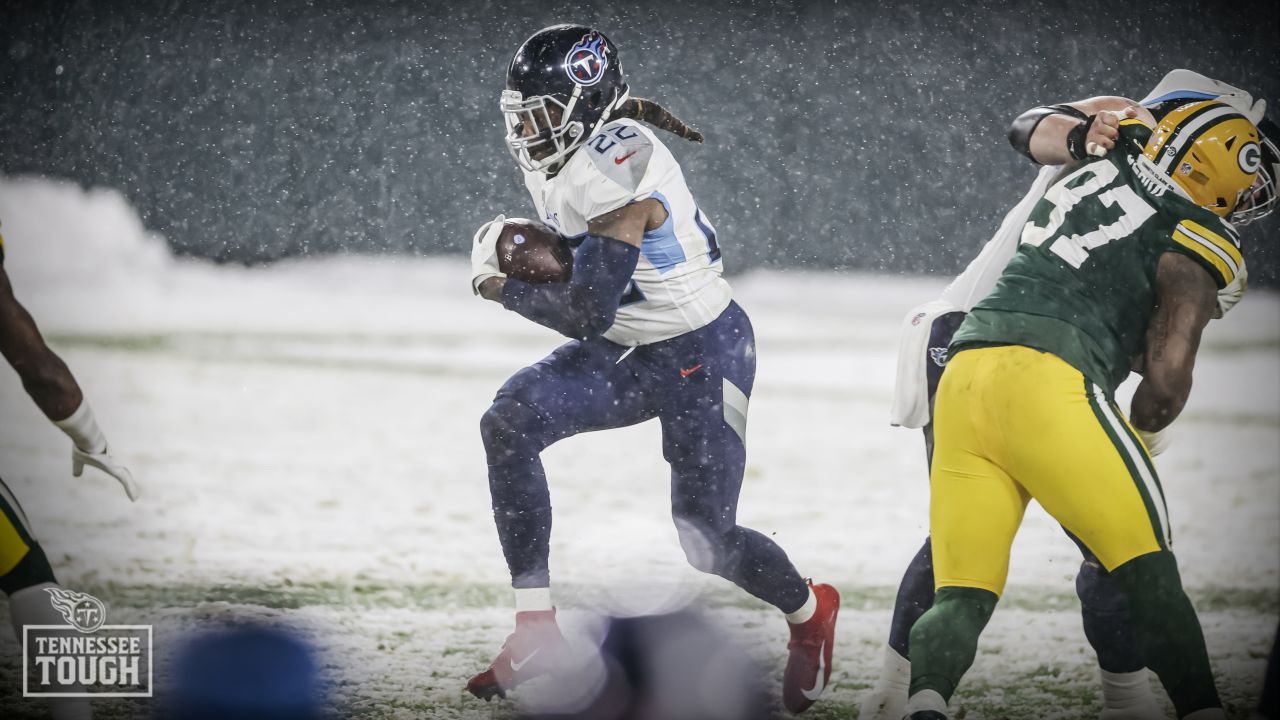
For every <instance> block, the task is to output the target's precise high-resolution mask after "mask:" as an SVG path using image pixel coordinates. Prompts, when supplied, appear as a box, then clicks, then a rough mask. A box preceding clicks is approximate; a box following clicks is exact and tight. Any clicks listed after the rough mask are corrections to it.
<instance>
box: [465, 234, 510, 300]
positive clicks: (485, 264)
mask: <svg viewBox="0 0 1280 720" xmlns="http://www.w3.org/2000/svg"><path fill="white" fill-rule="evenodd" d="M506 221H507V216H506V215H499V216H498V217H496V218H494V219H492V220H490V221H489V222H487V223H485V224H484V225H481V226H480V229H479V230H477V231H476V235H475V237H474V238H472V242H471V292H473V293H475V294H476V295H479V294H480V283H482V282H484V281H485V280H488V279H489V278H491V277H506V276H507V274H506V273H504V272H502V270H500V269H498V236H499V235H501V234H502V224H503V223H504V222H506Z"/></svg>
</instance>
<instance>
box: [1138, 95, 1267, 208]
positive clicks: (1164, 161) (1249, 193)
mask: <svg viewBox="0 0 1280 720" xmlns="http://www.w3.org/2000/svg"><path fill="white" fill-rule="evenodd" d="M1261 142H1262V138H1261V136H1260V134H1259V132H1258V129H1257V128H1256V127H1254V125H1253V123H1252V122H1250V121H1249V120H1248V118H1246V117H1245V116H1244V115H1242V114H1240V112H1239V111H1237V110H1235V109H1234V108H1232V107H1231V106H1229V105H1226V104H1225V103H1221V102H1216V101H1212V100H1210V101H1200V102H1191V103H1187V104H1185V105H1182V106H1180V107H1178V108H1176V109H1174V110H1172V111H1170V112H1169V113H1168V114H1166V115H1165V116H1164V118H1162V119H1161V120H1160V122H1159V123H1157V125H1156V127H1155V129H1154V130H1153V131H1152V133H1151V138H1150V140H1148V142H1147V145H1146V147H1145V148H1144V149H1143V155H1144V156H1145V157H1146V158H1147V159H1148V160H1150V161H1151V162H1152V163H1153V164H1154V165H1155V166H1156V168H1157V169H1158V170H1159V172H1160V173H1161V174H1163V175H1165V176H1167V177H1170V178H1172V179H1173V181H1174V183H1176V184H1177V185H1178V186H1179V187H1180V188H1182V190H1183V191H1184V192H1185V194H1186V196H1187V197H1188V198H1189V199H1190V200H1191V201H1192V202H1194V203H1196V204H1197V205H1199V206H1201V207H1203V208H1205V209H1206V210H1209V211H1210V212H1212V213H1214V214H1216V215H1218V216H1219V217H1222V218H1226V219H1235V218H1236V217H1240V216H1241V215H1240V214H1238V213H1236V210H1237V209H1238V208H1240V207H1241V206H1242V204H1246V205H1249V206H1250V207H1252V206H1255V205H1256V204H1257V203H1256V202H1255V199H1254V196H1253V193H1254V190H1253V188H1255V187H1258V185H1257V182H1256V181H1257V176H1258V171H1259V169H1260V167H1261V165H1262V162H1261V160H1262V148H1261V144H1260V143H1261ZM1262 187H1264V188H1265V187H1266V183H1265V181H1264V184H1263V186H1262ZM1271 187H1274V185H1272V186H1271Z"/></svg>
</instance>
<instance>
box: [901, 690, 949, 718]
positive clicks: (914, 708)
mask: <svg viewBox="0 0 1280 720" xmlns="http://www.w3.org/2000/svg"><path fill="white" fill-rule="evenodd" d="M925 710H932V711H934V712H937V713H942V714H943V715H946V714H947V701H946V700H943V699H942V696H941V695H939V694H938V691H937V690H921V691H920V692H918V693H916V694H915V695H912V696H911V698H910V699H909V700H907V714H908V715H910V714H911V713H918V712H923V711H925Z"/></svg>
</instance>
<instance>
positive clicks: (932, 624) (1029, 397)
mask: <svg viewBox="0 0 1280 720" xmlns="http://www.w3.org/2000/svg"><path fill="white" fill-rule="evenodd" d="M1111 121H1113V122H1115V124H1116V125H1117V126H1118V127H1117V128H1116V137H1115V140H1114V147H1113V148H1107V147H1106V146H1105V145H1097V144H1095V145H1094V146H1093V147H1090V148H1089V157H1088V159H1086V160H1077V161H1076V163H1075V164H1072V165H1069V166H1068V168H1067V170H1068V172H1067V173H1066V174H1065V177H1062V178H1061V179H1058V180H1056V181H1055V182H1054V183H1053V184H1052V185H1051V186H1050V188H1049V190H1048V191H1047V192H1046V193H1045V195H1044V197H1043V198H1042V199H1041V200H1040V201H1039V202H1038V203H1037V204H1036V205H1035V207H1034V208H1033V209H1032V211H1031V215H1030V218H1029V220H1028V222H1027V224H1026V225H1025V226H1024V228H1023V231H1022V239H1021V244H1020V246H1019V248H1018V252H1017V254H1016V255H1015V256H1014V258H1013V260H1011V261H1010V262H1009V265H1008V266H1007V267H1006V268H1005V270H1004V273H1003V274H1002V275H1001V276H1000V280H999V281H998V282H997V284H996V289H995V290H994V291H993V292H992V293H991V294H989V295H987V297H986V298H984V299H983V300H982V301H981V302H979V303H978V304H977V305H976V306H975V307H974V308H973V310H972V311H971V312H970V313H969V315H968V317H966V318H965V320H964V322H963V323H962V324H961V326H960V329H959V330H958V331H957V332H956V335H955V337H954V338H953V340H952V342H951V346H950V350H951V354H952V356H951V359H950V360H949V361H948V363H947V371H946V372H945V373H944V374H943V376H942V380H941V382H940V383H939V386H938V391H937V398H936V401H935V412H934V457H933V463H932V470H931V477H930V479H931V483H930V486H931V504H930V529H931V531H932V540H933V550H934V574H935V585H936V587H937V588H938V590H937V592H936V594H935V600H934V605H933V607H932V608H930V610H929V611H928V612H926V613H925V614H924V615H923V616H922V617H921V618H920V619H919V620H918V621H916V623H915V625H914V627H913V628H912V629H911V636H910V641H911V653H912V665H911V695H910V698H909V700H908V701H907V712H908V713H909V714H910V717H911V719H912V720H935V719H939V718H945V717H946V710H947V701H948V700H949V699H950V697H951V695H952V693H954V692H955V689H956V686H957V685H958V683H959V681H960V678H961V677H962V676H963V674H964V672H965V671H966V670H967V669H968V668H969V666H970V665H971V664H972V662H973V658H974V655H975V653H976V651H977V643H978V637H979V635H980V633H981V632H982V629H983V627H985V625H986V623H987V620H988V619H989V618H990V617H991V613H992V612H993V611H994V610H995V605H996V602H997V600H998V598H999V596H1000V593H1001V592H1002V591H1003V590H1004V583H1005V579H1006V577H1007V575H1008V562H1009V552H1010V549H1011V546H1012V543H1013V538H1014V535H1015V534H1016V532H1017V529H1018V526H1019V525H1020V524H1021V522H1022V515H1023V512H1024V511H1025V509H1026V505H1027V503H1028V502H1029V501H1030V500H1031V499H1032V498H1035V499H1036V500H1037V501H1038V502H1039V503H1040V504H1041V506H1042V507H1044V509H1045V510H1046V511H1047V512H1048V513H1049V514H1050V515H1052V516H1053V517H1054V519H1056V520H1057V521H1058V522H1060V523H1061V524H1062V525H1063V527H1064V528H1065V529H1066V530H1067V531H1068V532H1069V533H1071V535H1072V536H1073V537H1075V538H1077V539H1078V541H1079V542H1080V543H1082V544H1083V545H1084V546H1085V547H1086V548H1087V549H1088V550H1089V551H1090V552H1091V553H1092V554H1093V556H1094V557H1096V558H1098V560H1099V562H1100V563H1101V564H1102V566H1103V567H1104V568H1105V569H1106V570H1107V572H1108V573H1110V575H1111V577H1112V579H1113V581H1114V582H1115V583H1116V584H1117V585H1118V586H1119V587H1120V588H1121V590H1122V592H1123V593H1124V596H1125V598H1126V599H1127V601H1128V606H1129V613H1130V623H1131V626H1132V631H1133V635H1134V637H1135V638H1136V641H1137V646H1138V649H1139V652H1140V656H1141V657H1142V658H1143V659H1144V660H1145V661H1146V663H1147V665H1148V667H1150V668H1151V669H1152V670H1153V671H1155V673H1156V675H1157V676H1159V678H1160V680H1161V682H1162V683H1163V685H1164V687H1165V690H1166V691H1167V692H1168V694H1169V697H1170V699H1171V700H1172V701H1173V704H1174V707H1175V708H1176V710H1177V713H1178V716H1179V717H1190V718H1195V719H1196V720H1204V719H1209V718H1221V717H1225V716H1224V715H1223V713H1222V710H1221V702H1220V700H1219V698H1218V693H1217V689H1216V687H1215V685H1214V681H1213V675H1212V673H1211V671H1210V668H1209V659H1208V654H1207V652H1206V650H1205V644H1204V637H1203V634H1202V633H1201V630H1200V624H1199V620H1198V619H1197V618H1196V614H1195V610H1194V608H1192V606H1191V602H1190V600H1188V599H1187V596H1186V594H1185V593H1184V592H1183V590H1182V583H1181V578H1180V576H1179V573H1178V568H1177V563H1176V561H1175V559H1174V557H1173V553H1172V551H1171V550H1170V535H1169V524H1168V514H1167V512H1166V509H1165V501H1164V497H1163V493H1162V490H1161V487H1160V483H1159V479H1158V475H1157V473H1156V471H1155V467H1154V465H1153V464H1152V462H1151V456H1150V451H1149V448H1157V449H1158V448H1160V447H1161V446H1162V444H1163V443H1164V442H1165V438H1164V437H1163V436H1162V435H1161V434H1160V433H1161V431H1163V430H1165V429H1166V428H1167V427H1168V425H1169V423H1171V422H1173V420H1174V419H1175V418H1176V417H1177V416H1178V414H1179V413H1180V412H1181V410H1182V408H1183V406H1184V405H1185V403H1186V400H1187V397H1188V395H1189V394H1190V391H1191V380H1192V369H1193V367H1194V364H1195V356H1196V351H1197V349H1198V347H1199V343H1200V335H1201V333H1202V332H1203V330H1204V327H1205V326H1206V325H1207V324H1208V322H1209V320H1210V319H1211V318H1213V317H1214V316H1215V314H1217V313H1218V312H1219V309H1218V292H1219V290H1221V289H1223V288H1225V287H1227V286H1229V285H1230V284H1231V283H1232V282H1234V281H1235V280H1236V277H1237V275H1238V274H1239V273H1240V272H1241V270H1242V269H1243V264H1244V261H1243V258H1242V256H1241V254H1240V240H1239V237H1238V236H1237V235H1236V233H1235V230H1234V229H1233V228H1232V226H1231V225H1230V223H1228V222H1227V221H1226V218H1227V217H1229V216H1230V215H1231V214H1232V212H1233V211H1235V210H1236V208H1237V207H1238V206H1239V205H1240V203H1241V199H1242V198H1244V197H1246V196H1247V195H1248V194H1249V193H1250V192H1251V189H1252V188H1253V187H1254V181H1255V180H1256V177H1257V174H1258V170H1259V168H1260V166H1261V164H1262V149H1261V138H1260V136H1259V133H1258V130H1257V128H1256V127H1255V126H1254V124H1253V123H1252V122H1250V120H1249V119H1248V118H1247V117H1246V116H1245V115H1243V114H1241V113H1240V112H1239V111H1238V110H1237V109H1236V108H1234V107H1232V106H1230V105H1227V104H1225V103H1221V102H1216V101H1196V102H1190V103H1187V104H1184V105H1180V106H1178V107H1177V108H1175V109H1173V110H1171V111H1170V112H1169V113H1168V114H1166V115H1165V116H1164V118H1163V119H1162V120H1160V121H1159V122H1158V123H1157V122H1156V120H1155V118H1154V117H1153V116H1152V115H1151V113H1150V112H1149V111H1147V110H1145V109H1142V108H1138V107H1133V108H1128V109H1126V110H1125V111H1123V113H1116V114H1113V115H1112V116H1111ZM1117 121H1118V122H1117ZM1109 124H1110V123H1109ZM1032 150H1033V152H1034V150H1035V148H1034V147H1033V148H1032ZM1099 156H1100V157H1099ZM1131 367H1137V368H1138V369H1139V371H1140V372H1141V373H1142V375H1143V380H1142V382H1141V384H1140V385H1139V386H1138V388H1137V391H1136V393H1135V394H1134V398H1133V404H1132V408H1131V412H1130V415H1131V417H1132V425H1131V424H1130V422H1129V421H1127V420H1126V419H1124V415H1123V413H1122V412H1121V411H1120V409H1119V408H1118V407H1117V406H1116V404H1115V400H1114V393H1115V389H1116V386H1117V385H1118V384H1119V383H1120V382H1121V381H1123V380H1124V379H1125V378H1126V377H1127V376H1128V374H1129V371H1130V368H1131Z"/></svg>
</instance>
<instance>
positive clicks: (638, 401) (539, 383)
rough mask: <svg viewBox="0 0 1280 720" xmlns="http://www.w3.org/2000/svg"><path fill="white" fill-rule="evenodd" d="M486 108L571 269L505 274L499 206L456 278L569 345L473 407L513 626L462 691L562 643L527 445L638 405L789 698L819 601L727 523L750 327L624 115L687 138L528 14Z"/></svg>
mask: <svg viewBox="0 0 1280 720" xmlns="http://www.w3.org/2000/svg"><path fill="white" fill-rule="evenodd" d="M501 106H502V112H503V116H504V118H505V119H506V123H507V130H508V132H507V145H508V146H509V148H510V150H511V152H512V155H513V156H514V157H515V159H516V162H517V163H518V164H519V165H520V167H521V169H522V170H523V171H524V178H525V185H526V186H527V187H528V189H529V194H530V195H531V197H532V199H533V204H534V206H535V207H536V208H537V211H538V217H539V218H540V219H541V220H543V221H544V222H546V223H547V224H548V225H550V226H551V227H553V228H555V229H556V230H557V231H558V232H560V233H561V234H562V235H564V236H566V237H568V238H569V239H570V241H571V243H572V244H574V245H575V246H576V250H575V253H574V263H573V273H572V278H571V279H570V280H569V281H568V282H566V283H556V284H537V285H534V284H529V283H525V282H522V281H520V280H517V279H515V278H507V277H505V276H504V275H503V273H502V272H501V270H500V268H499V266H498V263H497V255H496V252H495V247H494V246H495V243H496V240H497V237H498V235H499V234H500V232H501V228H502V222H501V221H502V220H503V218H502V217H501V216H500V217H499V218H498V219H496V220H495V221H494V222H491V223H488V224H486V225H485V226H484V227H482V228H481V229H480V230H479V232H477V233H476V237H475V241H474V247H473V251H472V265H473V272H472V289H473V290H474V291H475V292H476V293H477V294H479V295H481V296H483V297H484V298H486V299H489V300H494V301H498V302H501V303H502V305H503V306H504V307H505V308H507V309H508V310H511V311H514V312H517V313H519V314H521V315H523V316H524V317H526V318H528V319H530V320H532V321H534V322H537V323H539V324H542V325H545V326H547V327H549V328H552V329H554V330H556V331H558V332H560V333H562V334H564V335H566V336H568V337H570V338H572V340H571V341H570V342H569V343H567V344H565V345H563V346H561V347H560V348H559V349H557V350H556V351H555V352H553V353H552V354H551V355H550V356H548V357H546V358H544V359H542V360H541V361H539V362H538V363H536V364H534V365H532V366H530V367H527V368H525V369H524V370H521V371H520V372H518V373H516V374H515V375H514V376H513V377H512V378H511V379H510V380H508V381H507V383H506V384H505V385H503V387H502V388H501V389H500V390H499V391H498V394H497V397H496V398H495V399H494V402H493V405H492V406H491V407H490V408H489V410H488V411H487V412H486V413H485V415H484V417H483V419H482V420H481V433H482V435H483V439H484V445H485V451H486V454H487V456H488V464H489V489H490V494H491V497H492V502H493V513H494V519H495V521H496V524H497V527H498V536H499V539H500V541H501V544H502V550H503V553H504V555H505V556H506V560H507V565H508V568H509V569H510V571H511V581H512V586H513V587H514V588H515V596H516V627H515V632H514V633H512V634H511V635H510V636H509V637H508V638H507V641H506V643H505V644H504V645H503V648H502V651H501V652H500V653H499V654H498V657H497V659H496V660H494V662H493V664H492V665H491V666H490V667H489V668H488V669H487V670H485V671H483V672H481V673H480V674H478V675H476V676H475V677H473V678H472V679H471V681H470V682H468V683H467V688H468V689H469V690H470V691H471V692H472V693H474V694H475V695H476V696H478V697H482V698H485V699H488V698H490V697H492V696H494V695H501V694H504V693H505V692H506V691H507V690H509V689H511V688H512V687H515V686H516V685H518V684H519V683H521V682H523V681H525V680H527V679H529V678H532V677H535V676H538V675H541V674H545V673H548V672H552V671H553V670H554V669H555V668H556V665H557V662H556V660H557V658H558V657H562V656H563V650H564V647H565V641H564V639H563V637H562V636H561V634H560V630H559V628H558V627H557V625H556V620H555V610H554V608H553V606H552V602H551V592H550V577H549V572H548V565H547V556H548V544H549V539H550V535H551V503H550V497H549V495H548V490H547V479H546V476H545V475H544V473H543V469H542V463H541V461H540V459H539V454H540V453H541V452H542V450H543V449H544V448H546V447H547V446H549V445H551V444H552V443H554V442H556V441H558V440H561V439H563V438H566V437H569V436H571V435H576V434H578V433H581V432H587V431H591V430H601V429H606V428H615V427H624V426H628V425H634V424H636V423H639V422H643V421H645V420H650V419H653V418H657V419H658V420H659V421H660V422H661V424H662V437H663V448H662V449H663V455H664V457H665V458H666V460H667V462H668V463H670V465H671V501H672V517H673V519H674V520H675V524H676V529H677V532H678V535H679V539H680V543H681V546H682V547H683V548H684V551H685V554H686V555H687V557H688V560H689V562H690V563H691V564H692V565H693V566H694V567H696V568H698V569H699V570H702V571H704V572H709V573H714V574H716V575H720V576H721V577H724V578H726V579H728V580H730V581H732V582H734V583H736V584H737V585H738V586H740V587H741V588H743V589H744V590H746V591H747V592H749V593H751V594H752V595H754V596H756V597H758V598H760V599H762V600H764V601H766V602H768V603H769V604H771V605H773V606H775V607H777V608H778V609H779V610H780V611H782V612H783V613H784V614H785V615H786V617H787V620H788V621H789V622H790V628H791V641H790V643H789V645H788V648H789V651H790V653H789V657H788V660H787V668H786V672H785V674H784V680H783V702H784V704H785V705H786V707H787V708H788V709H789V710H791V711H792V712H800V711H803V710H805V709H806V708H808V707H809V706H810V705H811V704H812V703H813V702H814V701H815V700H816V699H817V698H818V696H819V695H820V694H821V693H822V691H823V690H824V689H825V688H826V686H827V683H828V682H829V681H830V677H831V656H832V643H833V640H834V631H835V621H836V614H837V611H838V609H839V602H840V601H839V595H838V593H837V592H836V591H835V588H833V587H831V586H830V585H824V584H818V585H813V584H812V583H811V582H806V580H805V579H804V578H802V577H801V575H800V573H798V572H797V571H796V569H795V567H794V566H793V565H792V564H791V561H790V560H789V559H788V558H787V555H786V553H784V552H783V551H782V549H781V548H780V547H778V546H777V545H776V544H775V543H774V542H773V541H772V540H770V539H769V538H768V537H766V536H765V535H762V534H761V533H758V532H756V531H754V530H749V529H747V528H744V527H742V526H740V525H738V524H737V519H736V515H737V503H738V494H739V490H740V489H741V485H742V477H743V468H744V462H745V455H746V452H745V438H746V423H747V404H748V398H749V397H750V395H751V388H752V384H753V381H754V379H755V340H754V336H753V333H752V329H751V323H750V321H749V320H748V319H747V315H746V313H745V312H743V310H742V308H740V307H739V306H738V305H737V303H735V302H733V299H732V292H731V290H730V287H729V284H728V283H727V282H726V281H725V280H724V278H723V277H722V264H721V257H720V252H721V251H720V246H719V244H718V242H717V238H716V233H715V229H714V228H713V226H712V224H711V222H710V221H709V220H708V219H707V217H706V215H705V214H704V213H703V212H702V210H701V209H699V207H698V205H697V203H696V202H695V201H694V198H693V196H692V194H690V192H689V188H688V186H687V185H686V184H685V179H684V175H683V174H682V173H681V171H680V166H679V165H678V164H677V163H676V161H675V159H674V158H673V157H672V155H671V152H670V151H669V150H667V148H666V147H664V146H663V144H662V143H661V142H660V141H659V140H658V138H657V137H655V136H654V133H653V132H652V131H651V130H650V129H649V128H647V127H645V126H644V125H642V124H641V123H640V122H637V119H642V120H645V121H646V122H648V123H650V124H653V125H655V126H657V127H660V128H663V129H666V130H670V131H671V132H673V133H675V134H678V135H680V136H682V137H685V138H688V139H692V140H700V139H701V136H700V135H698V134H697V133H696V132H695V131H693V130H691V129H690V128H688V127H687V126H686V125H685V124H684V123H682V122H680V121H679V120H678V119H676V118H675V117H674V116H672V115H671V114H670V113H669V112H667V111H665V110H663V109H662V108H661V107H660V106H658V105H657V104H656V103H653V102H650V101H644V100H637V99H632V98H631V97H630V94H629V88H628V87H627V84H626V82H625V80H624V79H623V74H622V67H621V65H620V64H619V61H618V52H617V48H616V47H615V46H614V45H613V43H612V42H610V41H609V39H608V38H606V37H605V36H604V35H603V34H601V33H600V32H599V31H597V30H593V29H591V28H588V27H584V26H581V25H556V26H552V27H548V28H545V29H543V30H540V31H538V32H537V33H535V34H534V35H533V36H532V37H530V38H529V39H528V40H526V41H525V42H524V44H523V45H521V47H520V49H519V50H517V51H516V54H515V56H514V58H513V59H512V61H511V65H510V68H509V69H508V72H507V83H506V90H505V91H504V92H503V93H502V103H501Z"/></svg>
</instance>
